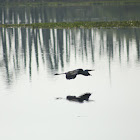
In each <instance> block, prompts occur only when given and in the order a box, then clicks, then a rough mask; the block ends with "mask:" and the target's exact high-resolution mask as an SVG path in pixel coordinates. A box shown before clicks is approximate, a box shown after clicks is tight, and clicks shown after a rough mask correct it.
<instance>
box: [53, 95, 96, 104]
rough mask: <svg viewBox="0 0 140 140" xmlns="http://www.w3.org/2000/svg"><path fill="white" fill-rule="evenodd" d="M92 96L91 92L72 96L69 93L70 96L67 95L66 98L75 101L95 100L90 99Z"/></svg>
mask: <svg viewBox="0 0 140 140" xmlns="http://www.w3.org/2000/svg"><path fill="white" fill-rule="evenodd" d="M90 96H91V93H85V94H83V95H80V96H71V95H68V96H67V97H66V99H67V100H68V101H74V102H79V103H83V102H84V101H87V102H89V101H93V100H89V97H90ZM56 99H57V100H58V99H63V98H61V97H57V98H56Z"/></svg>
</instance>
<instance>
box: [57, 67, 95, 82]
mask: <svg viewBox="0 0 140 140" xmlns="http://www.w3.org/2000/svg"><path fill="white" fill-rule="evenodd" d="M89 71H94V70H89V69H86V70H83V69H76V70H72V71H68V72H65V73H60V74H58V73H56V74H55V75H61V74H66V79H68V80H70V79H74V78H76V76H77V75H78V74H81V75H84V76H91V74H90V73H89Z"/></svg>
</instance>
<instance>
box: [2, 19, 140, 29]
mask: <svg viewBox="0 0 140 140" xmlns="http://www.w3.org/2000/svg"><path fill="white" fill-rule="evenodd" d="M0 27H3V28H18V27H30V28H56V29H61V28H115V27H116V28H121V27H140V21H102V22H92V21H91V22H88V21H81V22H56V23H54V22H52V23H32V24H1V25H0Z"/></svg>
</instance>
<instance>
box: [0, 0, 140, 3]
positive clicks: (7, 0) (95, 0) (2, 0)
mask: <svg viewBox="0 0 140 140" xmlns="http://www.w3.org/2000/svg"><path fill="white" fill-rule="evenodd" d="M101 1H107V2H109V1H114V2H116V1H118V2H119V1H120V2H121V1H132V2H133V1H139V0H0V2H1V3H5V2H101Z"/></svg>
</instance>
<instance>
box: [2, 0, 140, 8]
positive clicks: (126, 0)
mask: <svg viewBox="0 0 140 140" xmlns="http://www.w3.org/2000/svg"><path fill="white" fill-rule="evenodd" d="M93 4H122V5H123V4H140V1H139V0H117V1H112V0H100V1H98V0H95V1H81V2H64V1H59V2H57V1H56V2H55V1H54V2H4V3H1V4H0V7H2V6H39V5H40V6H44V5H47V6H89V5H93Z"/></svg>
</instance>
